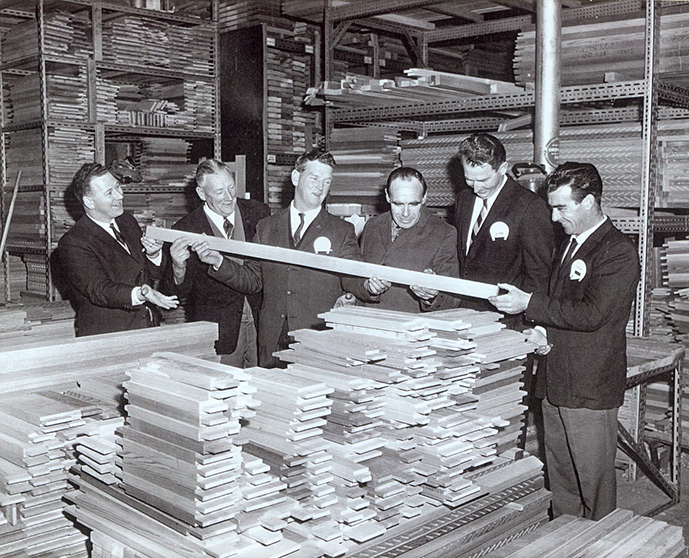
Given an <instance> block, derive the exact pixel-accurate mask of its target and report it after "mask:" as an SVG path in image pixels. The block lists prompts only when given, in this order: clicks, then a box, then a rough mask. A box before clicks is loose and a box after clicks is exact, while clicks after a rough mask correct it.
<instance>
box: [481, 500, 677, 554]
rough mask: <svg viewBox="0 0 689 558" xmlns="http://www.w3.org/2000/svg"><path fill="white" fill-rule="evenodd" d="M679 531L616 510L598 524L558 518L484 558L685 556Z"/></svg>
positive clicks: (581, 519) (586, 520) (674, 527)
mask: <svg viewBox="0 0 689 558" xmlns="http://www.w3.org/2000/svg"><path fill="white" fill-rule="evenodd" d="M685 551H686V548H685V544H684V536H683V534H682V528H681V527H679V526H675V525H668V524H667V523H665V522H664V521H659V520H657V519H651V518H649V517H643V516H635V515H634V513H633V512H631V511H629V510H623V509H617V510H615V511H613V512H612V513H610V514H608V515H607V516H605V517H604V518H603V519H600V520H599V521H592V520H590V519H584V518H581V517H573V516H571V515H562V516H560V517H558V518H557V519H555V520H553V521H551V522H550V523H548V524H546V525H543V526H541V527H539V528H538V529H536V530H534V531H532V532H530V533H528V534H526V535H524V536H523V537H521V538H518V539H517V540H515V541H512V542H510V543H508V544H506V545H505V546H503V547H502V548H500V549H498V550H495V551H493V552H489V553H488V554H485V555H484V556H486V558H545V557H546V556H557V557H558V558H573V557H574V556H590V557H591V558H599V557H600V558H602V557H603V556H615V557H616V558H632V557H637V556H654V557H657V558H675V557H677V556H684V555H685Z"/></svg>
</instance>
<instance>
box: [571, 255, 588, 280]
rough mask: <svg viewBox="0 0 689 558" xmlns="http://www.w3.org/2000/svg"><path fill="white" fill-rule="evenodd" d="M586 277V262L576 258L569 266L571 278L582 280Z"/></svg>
mask: <svg viewBox="0 0 689 558" xmlns="http://www.w3.org/2000/svg"><path fill="white" fill-rule="evenodd" d="M584 277H586V264H585V263H584V261H583V260H574V261H573V262H572V266H571V267H570V268H569V278H570V279H571V280H572V281H579V282H581V281H582V280H583V279H584Z"/></svg>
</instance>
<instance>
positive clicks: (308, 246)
mask: <svg viewBox="0 0 689 558" xmlns="http://www.w3.org/2000/svg"><path fill="white" fill-rule="evenodd" d="M326 217H327V212H326V210H325V209H323V208H321V210H320V211H319V212H318V215H316V218H315V219H314V220H313V222H312V223H311V224H310V225H309V227H308V228H307V229H306V231H304V234H303V235H302V237H301V242H300V243H299V248H298V250H301V251H303V252H313V241H314V240H316V239H317V238H318V237H319V236H323V231H324V230H325V229H326V226H327V222H326Z"/></svg>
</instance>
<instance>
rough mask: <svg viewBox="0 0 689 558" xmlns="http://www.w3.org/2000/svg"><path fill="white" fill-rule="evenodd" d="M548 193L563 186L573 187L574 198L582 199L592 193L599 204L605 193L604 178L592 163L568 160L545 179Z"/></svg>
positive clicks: (575, 199) (576, 199)
mask: <svg viewBox="0 0 689 558" xmlns="http://www.w3.org/2000/svg"><path fill="white" fill-rule="evenodd" d="M545 183H546V186H547V188H548V193H550V192H554V191H555V190H557V189H558V188H562V187H563V186H569V187H570V188H571V189H572V199H573V200H574V201H575V202H577V203H581V201H582V200H583V199H584V198H585V197H586V196H588V195H589V194H591V195H592V196H593V198H594V200H595V201H596V203H597V204H598V205H600V201H601V197H602V195H603V180H602V179H601V177H600V174H599V173H598V169H596V167H595V166H593V165H592V164H591V163H573V162H569V161H568V162H567V163H563V164H561V165H560V166H558V167H557V168H556V169H555V170H554V171H553V172H551V173H550V174H549V175H548V177H547V178H546V180H545Z"/></svg>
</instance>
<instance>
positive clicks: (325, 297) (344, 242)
mask: <svg viewBox="0 0 689 558" xmlns="http://www.w3.org/2000/svg"><path fill="white" fill-rule="evenodd" d="M334 166H335V160H334V159H333V157H332V155H331V154H330V153H327V152H323V151H319V150H317V149H313V150H312V151H309V152H308V153H305V154H303V155H301V156H300V157H299V158H298V159H297V161H296V164H295V168H294V170H293V171H292V184H294V187H295V191H294V199H293V200H292V202H291V203H290V205H289V207H287V208H285V209H283V210H281V211H279V212H277V213H275V214H273V215H271V216H270V217H268V218H266V219H263V220H262V221H260V222H259V223H258V226H257V229H256V236H255V238H254V242H257V243H259V244H269V245H271V246H279V247H281V248H292V249H296V250H300V251H305V252H311V253H314V252H315V253H318V254H324V255H330V256H335V257H339V258H345V259H352V260H361V252H360V250H359V244H358V242H357V238H356V234H355V233H354V227H353V226H352V224H351V223H348V222H346V221H344V220H342V219H340V218H339V217H335V216H333V215H330V213H328V212H327V211H326V210H325V209H324V208H323V207H322V204H323V201H324V200H325V198H326V196H327V195H328V192H329V190H330V181H331V179H332V172H333V168H334ZM192 248H193V249H194V250H195V251H196V252H197V254H198V255H199V258H200V259H201V261H204V262H206V263H208V264H211V269H210V270H209V274H210V275H211V277H215V278H216V279H218V280H220V281H222V282H224V283H225V284H227V285H229V286H230V287H232V288H233V289H235V290H238V291H239V292H243V293H255V292H258V291H260V290H261V288H262V289H263V302H262V304H261V310H260V312H259V327H258V362H259V365H260V366H267V367H268V366H277V365H278V363H279V361H278V359H277V358H275V357H273V352H275V351H279V350H282V349H285V348H287V347H288V344H289V342H290V337H289V335H288V332H289V331H294V330H297V329H302V328H322V327H323V326H324V322H323V320H322V319H321V318H319V317H318V314H320V313H322V312H326V311H327V310H330V308H332V307H333V305H334V304H335V302H336V301H337V299H338V298H339V297H340V296H341V295H342V294H344V293H345V292H350V293H352V294H353V295H355V296H356V297H357V298H361V299H362V300H370V294H369V293H368V292H367V291H366V289H365V288H364V281H363V280H361V279H359V278H356V277H340V276H339V275H336V274H334V273H329V272H324V271H318V270H315V269H310V268H305V267H300V266H296V265H289V264H284V263H278V262H272V261H267V260H262V261H254V260H249V261H247V263H246V265H244V266H242V265H239V264H238V263H237V262H234V261H232V260H231V259H230V258H227V257H222V255H221V254H219V253H218V252H216V251H214V250H211V249H210V248H209V247H208V244H207V243H205V242H202V243H199V244H196V245H194V246H192Z"/></svg>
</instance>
